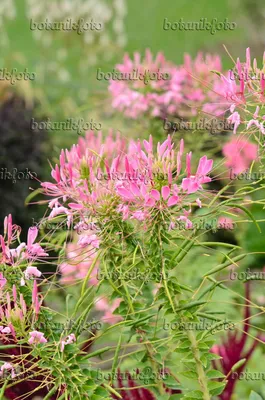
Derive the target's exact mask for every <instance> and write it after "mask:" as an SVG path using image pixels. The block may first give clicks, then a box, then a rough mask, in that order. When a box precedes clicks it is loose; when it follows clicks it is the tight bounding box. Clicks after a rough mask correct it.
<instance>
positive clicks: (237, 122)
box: [227, 111, 240, 134]
mask: <svg viewBox="0 0 265 400" xmlns="http://www.w3.org/2000/svg"><path fill="white" fill-rule="evenodd" d="M227 121H229V122H232V124H234V130H233V133H234V134H235V133H236V131H237V128H238V127H239V125H240V115H239V114H238V112H237V111H235V112H234V113H233V114H231V115H230V117H228V118H227Z"/></svg>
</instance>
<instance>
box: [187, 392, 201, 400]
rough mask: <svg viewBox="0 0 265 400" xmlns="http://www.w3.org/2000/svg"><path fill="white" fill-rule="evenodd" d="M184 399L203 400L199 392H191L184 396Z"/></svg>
mask: <svg viewBox="0 0 265 400" xmlns="http://www.w3.org/2000/svg"><path fill="white" fill-rule="evenodd" d="M184 398H185V399H203V393H202V392H201V391H200V390H193V391H192V392H189V393H187V394H186V395H185V396H184Z"/></svg>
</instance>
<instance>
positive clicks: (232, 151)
mask: <svg viewBox="0 0 265 400" xmlns="http://www.w3.org/2000/svg"><path fill="white" fill-rule="evenodd" d="M223 154H224V156H225V157H226V161H225V165H226V166H227V168H230V169H231V172H232V173H233V174H236V175H237V174H240V173H241V172H243V171H245V170H246V169H247V168H249V167H250V164H251V162H252V161H254V160H256V159H257V157H258V146H257V145H256V144H254V143H251V142H249V141H248V140H244V139H236V138H234V139H232V140H230V142H228V143H226V144H225V145H224V147H223Z"/></svg>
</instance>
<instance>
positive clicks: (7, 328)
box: [0, 326, 11, 334]
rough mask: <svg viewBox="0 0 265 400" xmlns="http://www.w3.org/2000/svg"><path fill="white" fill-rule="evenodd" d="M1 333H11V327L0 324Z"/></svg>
mask: <svg viewBox="0 0 265 400" xmlns="http://www.w3.org/2000/svg"><path fill="white" fill-rule="evenodd" d="M0 333H4V334H9V333H11V329H10V328H9V327H6V328H4V327H3V326H0Z"/></svg>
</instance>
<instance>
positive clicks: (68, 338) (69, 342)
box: [61, 333, 76, 351]
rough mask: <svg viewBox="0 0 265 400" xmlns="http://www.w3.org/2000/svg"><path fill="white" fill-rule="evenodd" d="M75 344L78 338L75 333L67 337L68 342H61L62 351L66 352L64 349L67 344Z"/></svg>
mask: <svg viewBox="0 0 265 400" xmlns="http://www.w3.org/2000/svg"><path fill="white" fill-rule="evenodd" d="M74 342H76V337H75V334H74V333H71V334H70V335H69V336H67V338H66V340H62V341H61V351H64V347H65V346H66V345H67V344H72V343H74Z"/></svg>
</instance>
